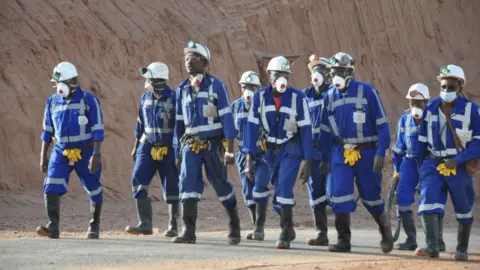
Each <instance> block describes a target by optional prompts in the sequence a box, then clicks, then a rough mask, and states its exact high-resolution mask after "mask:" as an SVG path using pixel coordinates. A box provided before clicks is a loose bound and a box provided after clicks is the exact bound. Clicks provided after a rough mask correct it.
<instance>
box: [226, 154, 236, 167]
mask: <svg viewBox="0 0 480 270" xmlns="http://www.w3.org/2000/svg"><path fill="white" fill-rule="evenodd" d="M234 162H235V154H233V153H228V152H225V156H224V157H223V165H225V167H226V166H228V165H232V164H233V163H234Z"/></svg>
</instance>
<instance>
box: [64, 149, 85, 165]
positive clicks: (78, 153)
mask: <svg viewBox="0 0 480 270" xmlns="http://www.w3.org/2000/svg"><path fill="white" fill-rule="evenodd" d="M63 155H64V156H66V157H67V158H68V160H70V161H71V162H77V161H79V160H81V159H82V150H81V149H80V148H72V149H65V150H63Z"/></svg>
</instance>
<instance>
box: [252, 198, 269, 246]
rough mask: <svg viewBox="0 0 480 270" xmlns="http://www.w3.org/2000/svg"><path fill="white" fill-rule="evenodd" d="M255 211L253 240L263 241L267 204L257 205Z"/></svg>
mask: <svg viewBox="0 0 480 270" xmlns="http://www.w3.org/2000/svg"><path fill="white" fill-rule="evenodd" d="M256 210H257V213H256V216H257V220H256V222H255V230H254V231H253V240H258V241H263V239H265V220H266V218H267V204H266V203H257V206H256Z"/></svg>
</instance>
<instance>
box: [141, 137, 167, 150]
mask: <svg viewBox="0 0 480 270" xmlns="http://www.w3.org/2000/svg"><path fill="white" fill-rule="evenodd" d="M140 142H142V143H149V144H151V145H152V146H153V147H154V148H157V147H162V146H166V145H167V144H165V143H160V142H150V141H149V140H148V138H147V135H145V134H143V135H142V137H141V138H140Z"/></svg>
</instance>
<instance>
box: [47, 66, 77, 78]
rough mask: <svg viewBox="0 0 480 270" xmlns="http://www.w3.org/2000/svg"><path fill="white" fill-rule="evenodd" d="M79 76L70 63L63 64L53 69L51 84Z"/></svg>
mask: <svg viewBox="0 0 480 270" xmlns="http://www.w3.org/2000/svg"><path fill="white" fill-rule="evenodd" d="M77 76H78V73H77V69H76V68H75V66H74V65H73V64H72V63H70V62H61V63H59V64H58V65H56V66H55V68H53V73H52V79H50V81H51V82H62V81H66V80H69V79H71V78H75V77H77Z"/></svg>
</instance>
